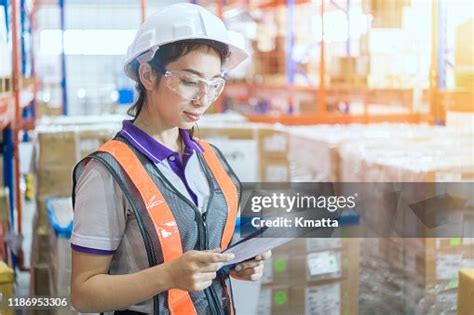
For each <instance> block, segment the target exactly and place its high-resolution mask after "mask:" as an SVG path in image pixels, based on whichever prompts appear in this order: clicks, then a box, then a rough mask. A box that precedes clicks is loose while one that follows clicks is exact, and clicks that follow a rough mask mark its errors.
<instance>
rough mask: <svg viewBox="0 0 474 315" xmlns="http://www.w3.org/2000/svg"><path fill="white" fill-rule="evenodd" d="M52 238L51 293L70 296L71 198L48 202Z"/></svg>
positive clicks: (50, 254)
mask: <svg viewBox="0 0 474 315" xmlns="http://www.w3.org/2000/svg"><path fill="white" fill-rule="evenodd" d="M47 208H48V218H49V225H50V228H51V234H50V235H51V236H50V249H51V250H50V252H49V258H50V259H49V266H50V282H49V283H50V291H51V293H52V294H53V295H55V296H69V293H70V283H71V282H70V279H71V243H70V237H71V233H72V224H73V211H72V200H71V198H50V199H48V200H47Z"/></svg>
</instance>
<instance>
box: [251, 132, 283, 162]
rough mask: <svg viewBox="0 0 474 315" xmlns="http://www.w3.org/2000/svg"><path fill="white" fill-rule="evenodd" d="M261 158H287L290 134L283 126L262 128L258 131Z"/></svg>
mask: <svg viewBox="0 0 474 315" xmlns="http://www.w3.org/2000/svg"><path fill="white" fill-rule="evenodd" d="M258 148H259V155H260V158H262V159H264V158H267V159H285V158H287V155H288V150H289V136H288V133H287V132H286V130H285V129H283V128H278V129H277V128H262V129H259V131H258Z"/></svg>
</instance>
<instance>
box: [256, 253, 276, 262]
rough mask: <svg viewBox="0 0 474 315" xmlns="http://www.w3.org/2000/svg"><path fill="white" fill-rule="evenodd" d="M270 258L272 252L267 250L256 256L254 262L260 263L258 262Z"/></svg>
mask: <svg viewBox="0 0 474 315" xmlns="http://www.w3.org/2000/svg"><path fill="white" fill-rule="evenodd" d="M270 257H272V251H271V250H267V251H266V252H263V253H261V254H260V255H257V256H256V257H255V260H257V261H260V260H267V259H268V258H270Z"/></svg>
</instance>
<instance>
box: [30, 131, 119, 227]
mask: <svg viewBox="0 0 474 315" xmlns="http://www.w3.org/2000/svg"><path fill="white" fill-rule="evenodd" d="M118 128H119V126H118V125H116V124H112V125H104V126H87V125H83V126H80V127H77V126H72V125H64V126H61V125H54V126H41V127H39V128H38V136H37V146H36V155H37V157H36V158H37V176H36V181H37V183H36V187H37V189H36V191H37V198H38V205H39V208H43V205H44V199H45V198H46V197H48V196H70V195H71V192H72V170H73V168H74V165H75V164H76V163H77V162H79V160H80V159H82V158H83V157H85V156H87V155H88V154H89V153H91V152H93V151H94V150H95V149H97V148H98V147H99V146H100V145H101V144H103V143H105V142H106V141H107V140H110V139H111V138H112V137H113V136H114V134H115V133H116V132H117V131H118ZM40 211H41V209H40ZM44 216H45V214H44V213H42V214H41V219H40V224H43V223H44V222H45V220H44V219H43V218H44Z"/></svg>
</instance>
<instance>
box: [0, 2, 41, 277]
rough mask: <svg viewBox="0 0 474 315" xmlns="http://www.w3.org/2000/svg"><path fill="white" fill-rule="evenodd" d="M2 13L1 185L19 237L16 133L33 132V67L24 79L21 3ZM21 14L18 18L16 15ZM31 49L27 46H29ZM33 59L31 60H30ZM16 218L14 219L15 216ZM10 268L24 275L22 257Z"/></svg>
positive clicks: (9, 5) (5, 4)
mask: <svg viewBox="0 0 474 315" xmlns="http://www.w3.org/2000/svg"><path fill="white" fill-rule="evenodd" d="M0 5H1V6H3V7H4V8H5V11H6V13H8V12H9V8H11V17H10V16H8V14H7V15H6V17H7V19H6V21H7V29H10V25H11V44H12V76H11V78H10V80H11V84H10V89H9V90H8V91H5V92H4V93H1V94H0V128H1V130H2V134H3V143H2V153H3V159H4V169H3V171H4V184H5V187H7V188H8V190H9V201H10V202H9V204H10V209H9V210H10V222H9V223H10V231H12V232H13V234H16V235H19V236H21V235H22V232H23V231H22V213H23V205H22V200H21V191H20V176H21V175H20V161H19V144H20V142H21V139H20V133H21V132H22V131H28V130H32V129H34V126H35V113H36V102H35V99H36V89H37V86H36V83H35V75H34V63H33V61H32V60H31V61H30V62H31V75H30V77H29V78H26V77H25V75H26V74H27V73H26V72H27V71H26V66H27V60H26V59H27V58H26V49H25V45H24V44H25V43H24V42H22V38H21V37H22V36H21V34H22V30H24V29H25V23H26V22H27V20H28V13H27V12H26V11H25V10H26V2H25V1H24V0H21V1H20V0H10V1H9V0H1V1H0ZM20 13H21V15H20ZM30 47H31V46H30ZM31 59H33V58H31ZM15 214H16V216H15ZM12 258H13V259H12V264H13V267H17V266H18V267H19V269H20V270H22V271H27V270H28V269H27V268H25V265H24V261H23V253H22V252H21V250H20V252H19V253H18V255H12Z"/></svg>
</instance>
